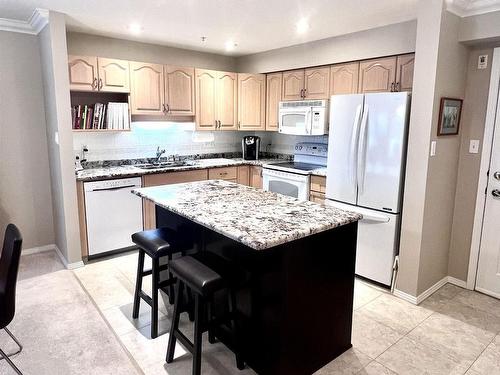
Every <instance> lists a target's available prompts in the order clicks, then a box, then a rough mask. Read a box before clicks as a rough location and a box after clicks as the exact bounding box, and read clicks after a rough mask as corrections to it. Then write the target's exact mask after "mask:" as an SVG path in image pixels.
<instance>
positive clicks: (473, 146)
mask: <svg viewBox="0 0 500 375" xmlns="http://www.w3.org/2000/svg"><path fill="white" fill-rule="evenodd" d="M478 152H479V139H471V140H470V142H469V154H477V153H478Z"/></svg>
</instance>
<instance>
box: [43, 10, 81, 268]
mask: <svg viewBox="0 0 500 375" xmlns="http://www.w3.org/2000/svg"><path fill="white" fill-rule="evenodd" d="M39 40H40V55H41V62H42V67H43V69H42V77H43V87H44V97H45V119H46V123H47V132H46V137H47V143H48V154H49V162H50V171H51V176H50V177H51V185H52V201H53V211H54V231H55V242H56V245H57V247H58V248H59V249H60V250H61V253H62V255H63V256H64V257H65V258H66V260H67V262H68V263H76V262H81V249H80V233H79V227H78V209H77V199H76V184H75V169H74V162H73V135H72V131H71V126H69V124H71V112H70V107H71V104H70V98H69V78H68V58H67V55H68V53H67V48H66V25H65V21H64V15H63V14H61V13H57V12H52V11H51V12H50V13H49V24H48V25H47V26H45V28H44V29H43V30H42V31H41V32H40V34H39ZM56 138H58V142H57V141H56Z"/></svg>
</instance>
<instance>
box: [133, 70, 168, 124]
mask: <svg viewBox="0 0 500 375" xmlns="http://www.w3.org/2000/svg"><path fill="white" fill-rule="evenodd" d="M130 79H131V81H132V82H131V90H130V102H131V107H132V108H131V111H132V114H133V115H163V114H164V107H163V104H164V103H165V100H164V97H163V95H164V90H163V66H162V65H160V64H149V63H141V62H131V63H130Z"/></svg>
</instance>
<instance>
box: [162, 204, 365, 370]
mask: <svg viewBox="0 0 500 375" xmlns="http://www.w3.org/2000/svg"><path fill="white" fill-rule="evenodd" d="M156 217H157V220H156V222H157V225H158V227H161V226H165V227H170V228H172V229H176V230H179V231H180V233H183V234H184V235H186V236H190V238H192V239H193V240H194V241H195V242H197V244H198V245H197V248H198V249H200V250H202V251H212V252H215V253H217V254H219V255H221V256H224V257H225V258H227V259H229V260H231V261H232V262H233V263H234V266H235V267H236V268H237V269H239V270H240V273H241V275H242V279H244V280H245V282H244V286H243V287H242V288H241V289H240V290H239V292H238V294H237V309H238V312H239V314H240V338H241V342H242V352H243V356H244V360H245V362H246V363H247V364H248V365H249V366H250V367H251V368H252V369H254V370H255V371H256V372H257V373H259V374H273V375H280V374H287V375H295V374H297V375H302V374H303V375H306V374H312V373H313V372H315V371H317V370H319V369H320V368H322V367H323V366H325V365H326V364H328V363H329V362H330V361H332V360H333V359H335V358H336V357H338V356H339V355H341V354H342V353H343V352H345V351H346V350H348V349H349V348H350V347H351V329H352V308H353V294H354V267H355V256H356V234H357V223H356V222H354V223H351V224H348V225H344V226H341V227H338V228H334V229H330V230H328V231H324V232H321V233H318V234H314V235H311V236H308V237H305V238H302V239H299V240H295V241H291V242H288V243H285V244H282V245H279V246H276V247H274V248H270V249H266V250H254V249H251V248H249V247H247V246H245V245H242V244H241V243H239V242H237V241H234V240H232V239H229V238H227V237H225V236H223V235H220V234H218V233H216V232H215V231H212V230H210V229H208V228H205V227H203V226H201V225H198V224H196V223H194V222H192V221H190V220H188V219H186V218H184V217H181V216H179V215H177V214H175V213H172V212H170V211H168V210H165V209H163V208H161V207H158V206H157V208H156ZM218 301H220V302H221V303H220V304H219V303H216V305H217V306H216V308H217V310H218V312H221V310H224V309H225V304H224V303H223V301H225V298H224V296H219V298H218V299H217V301H216V302H218ZM217 336H218V338H219V339H220V340H221V341H223V342H224V343H226V344H227V345H228V346H229V347H230V348H231V347H232V346H233V342H232V341H231V339H230V336H229V335H227V334H225V333H224V332H222V331H220V332H219V334H218V335H217Z"/></svg>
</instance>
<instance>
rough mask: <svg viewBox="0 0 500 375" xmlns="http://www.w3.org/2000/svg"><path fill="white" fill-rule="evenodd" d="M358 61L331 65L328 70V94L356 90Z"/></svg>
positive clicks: (346, 92) (355, 91)
mask: <svg viewBox="0 0 500 375" xmlns="http://www.w3.org/2000/svg"><path fill="white" fill-rule="evenodd" d="M358 77H359V62H355V63H350V64H340V65H333V66H332V67H331V71H330V95H338V94H356V93H357V92H358Z"/></svg>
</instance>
